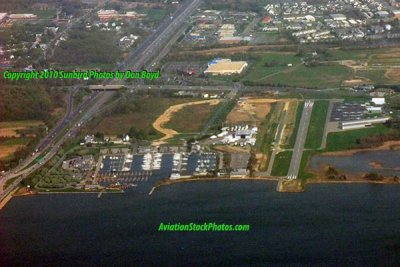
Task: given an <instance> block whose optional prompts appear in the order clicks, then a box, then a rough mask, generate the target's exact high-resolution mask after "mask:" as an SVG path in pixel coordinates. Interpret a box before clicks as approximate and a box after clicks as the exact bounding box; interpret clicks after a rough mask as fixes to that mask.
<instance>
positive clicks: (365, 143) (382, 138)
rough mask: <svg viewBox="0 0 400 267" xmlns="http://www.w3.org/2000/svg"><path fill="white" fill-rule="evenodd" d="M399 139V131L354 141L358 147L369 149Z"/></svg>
mask: <svg viewBox="0 0 400 267" xmlns="http://www.w3.org/2000/svg"><path fill="white" fill-rule="evenodd" d="M399 139H400V131H392V132H389V133H386V134H380V135H376V136H366V137H361V138H358V139H357V140H356V143H357V145H358V147H360V148H371V147H377V146H381V145H383V143H384V142H386V141H393V140H399Z"/></svg>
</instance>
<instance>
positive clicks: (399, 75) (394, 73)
mask: <svg viewBox="0 0 400 267" xmlns="http://www.w3.org/2000/svg"><path fill="white" fill-rule="evenodd" d="M385 77H386V78H388V79H389V80H393V81H400V69H392V70H388V71H386V73H385Z"/></svg>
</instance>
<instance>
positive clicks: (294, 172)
mask: <svg viewBox="0 0 400 267" xmlns="http://www.w3.org/2000/svg"><path fill="white" fill-rule="evenodd" d="M313 105H314V101H313V100H306V101H305V102H304V109H303V113H302V115H301V119H300V124H299V130H298V131H297V136H296V144H295V145H294V148H293V154H292V159H291V161H290V166H289V171H288V175H287V178H288V179H289V180H294V179H296V178H297V176H298V174H299V169H300V163H301V158H302V156H303V151H304V143H305V142H306V138H307V132H308V126H309V124H310V119H311V113H312V110H313Z"/></svg>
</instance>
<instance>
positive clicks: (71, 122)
mask: <svg viewBox="0 0 400 267" xmlns="http://www.w3.org/2000/svg"><path fill="white" fill-rule="evenodd" d="M200 3H201V0H194V1H187V2H185V3H184V4H182V5H181V6H180V8H178V10H177V11H176V12H175V13H174V16H172V19H171V18H167V19H166V20H165V21H164V22H163V23H162V24H161V25H160V26H159V27H158V28H157V30H156V31H155V32H154V33H153V34H152V35H150V36H149V38H147V39H146V40H145V41H144V42H143V43H142V44H141V45H139V47H138V48H137V49H136V50H134V52H132V53H131V55H129V56H128V57H127V59H126V60H125V61H124V62H123V63H122V64H121V65H120V67H122V68H119V69H122V70H123V68H126V67H132V68H133V69H137V68H140V67H142V66H143V65H144V64H145V63H146V62H148V61H150V60H151V59H152V58H153V57H154V55H155V54H156V53H157V52H159V49H161V47H162V46H163V44H164V43H165V42H167V41H168V39H169V38H170V37H171V36H172V35H173V33H174V31H176V30H177V29H178V28H179V27H180V26H181V24H182V22H183V21H184V20H185V19H187V17H188V16H190V14H191V13H192V12H193V11H194V10H195V9H196V8H197V7H198V6H199V4H200ZM113 81H114V80H106V82H105V83H106V84H107V83H112V82H113ZM113 94H114V93H113V92H101V93H99V92H97V93H94V94H92V95H91V97H90V98H88V99H87V100H86V101H85V102H83V103H82V104H81V105H80V106H79V107H78V108H77V109H75V111H74V112H72V102H73V97H71V96H70V97H69V100H68V107H67V113H66V115H65V116H64V118H63V120H62V121H61V122H60V123H59V124H58V125H57V126H56V127H55V128H54V129H53V130H52V131H51V132H50V133H49V134H48V135H47V137H46V138H44V139H43V141H42V142H41V143H40V145H39V147H38V148H39V149H40V150H41V151H47V150H48V152H47V153H46V154H44V155H42V154H43V153H41V154H40V153H38V154H37V155H36V156H35V157H29V158H28V159H26V160H24V162H23V164H22V165H19V166H18V167H17V168H15V169H13V170H10V171H9V172H7V173H5V174H4V175H3V176H1V179H0V201H1V200H3V199H4V198H5V197H6V196H7V194H9V193H10V192H11V191H12V190H13V189H14V188H15V187H16V186H18V184H19V183H20V182H21V181H22V180H23V179H24V178H25V177H27V176H28V175H29V174H31V173H33V172H34V171H36V170H38V169H39V168H40V167H41V166H42V165H43V164H45V163H46V162H47V161H48V160H50V159H51V158H52V157H53V156H54V155H55V154H56V153H57V151H58V150H59V149H60V146H61V145H62V144H63V143H64V142H65V140H66V139H68V138H69V137H70V136H75V135H76V133H77V131H78V128H79V127H80V126H82V124H84V123H85V122H87V121H88V120H90V119H91V118H93V117H94V116H95V115H96V114H97V112H98V111H99V110H100V108H101V106H102V105H104V104H105V103H106V102H107V101H108V100H109V99H111V97H112V96H113ZM39 156H43V162H41V163H35V164H32V163H33V162H34V160H35V159H36V158H38V157H39ZM16 177H18V178H17V179H16V180H15V181H14V182H13V183H12V185H11V186H9V187H8V188H7V190H3V188H4V185H5V183H6V182H7V181H8V180H10V179H13V178H16Z"/></svg>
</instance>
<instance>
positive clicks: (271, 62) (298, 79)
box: [243, 52, 353, 88]
mask: <svg viewBox="0 0 400 267" xmlns="http://www.w3.org/2000/svg"><path fill="white" fill-rule="evenodd" d="M257 55H259V57H258V61H257V62H256V63H255V64H254V65H253V66H251V67H250V69H249V70H248V71H247V74H246V76H244V78H243V81H245V82H246V81H248V82H253V83H257V84H274V85H282V86H284V85H286V86H295V87H310V88H337V87H340V86H341V84H342V82H343V81H344V80H347V79H350V78H352V75H353V71H352V70H351V69H350V68H348V67H347V66H343V65H340V64H338V63H331V64H324V65H318V66H314V67H307V66H305V65H304V64H303V63H302V59H301V57H299V56H296V55H295V53H288V52H274V53H265V54H257ZM288 64H291V65H292V66H288Z"/></svg>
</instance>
